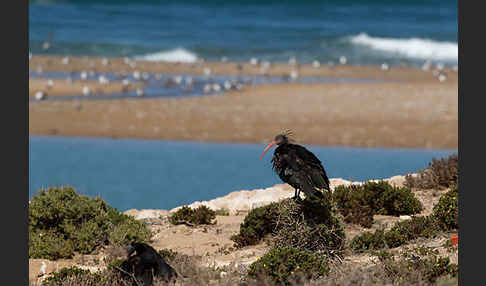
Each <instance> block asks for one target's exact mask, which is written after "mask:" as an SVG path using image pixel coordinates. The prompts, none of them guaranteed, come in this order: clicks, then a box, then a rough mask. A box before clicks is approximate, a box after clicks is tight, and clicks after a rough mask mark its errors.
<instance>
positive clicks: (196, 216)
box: [169, 206, 216, 226]
mask: <svg viewBox="0 0 486 286" xmlns="http://www.w3.org/2000/svg"><path fill="white" fill-rule="evenodd" d="M215 218H216V212H215V211H213V210H212V209H210V208H208V207H206V206H200V207H197V208H195V209H193V208H190V207H188V206H183V207H182V208H180V209H178V210H177V211H176V212H175V213H174V214H173V215H171V216H170V217H169V221H170V223H172V224H174V225H179V224H185V225H188V226H197V225H202V224H215V222H213V220H214V219H215Z"/></svg>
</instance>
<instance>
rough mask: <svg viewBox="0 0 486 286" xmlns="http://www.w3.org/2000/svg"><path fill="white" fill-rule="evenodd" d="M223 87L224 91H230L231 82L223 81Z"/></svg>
mask: <svg viewBox="0 0 486 286" xmlns="http://www.w3.org/2000/svg"><path fill="white" fill-rule="evenodd" d="M223 86H224V89H226V90H230V89H231V82H230V81H229V80H225V81H224V84H223Z"/></svg>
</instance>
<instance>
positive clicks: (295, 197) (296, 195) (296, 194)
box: [293, 189, 299, 200]
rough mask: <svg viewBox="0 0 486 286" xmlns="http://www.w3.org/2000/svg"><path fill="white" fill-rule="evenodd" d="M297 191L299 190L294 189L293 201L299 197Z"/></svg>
mask: <svg viewBox="0 0 486 286" xmlns="http://www.w3.org/2000/svg"><path fill="white" fill-rule="evenodd" d="M298 190H299V189H295V193H294V197H293V199H294V200H296V199H297V198H298V197H299V193H298Z"/></svg>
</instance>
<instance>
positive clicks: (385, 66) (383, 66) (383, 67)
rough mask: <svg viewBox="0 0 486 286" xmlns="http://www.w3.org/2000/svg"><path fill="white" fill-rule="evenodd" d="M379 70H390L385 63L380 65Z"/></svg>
mask: <svg viewBox="0 0 486 286" xmlns="http://www.w3.org/2000/svg"><path fill="white" fill-rule="evenodd" d="M381 69H382V70H384V71H387V70H389V69H390V67H389V66H388V64H387V63H382V64H381Z"/></svg>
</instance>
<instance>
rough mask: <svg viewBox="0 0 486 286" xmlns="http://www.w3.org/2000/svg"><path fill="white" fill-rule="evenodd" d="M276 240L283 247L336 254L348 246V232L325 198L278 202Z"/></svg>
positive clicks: (274, 240)
mask: <svg viewBox="0 0 486 286" xmlns="http://www.w3.org/2000/svg"><path fill="white" fill-rule="evenodd" d="M278 212H279V216H278V217H277V223H276V228H275V231H274V238H273V243H274V246H275V247H279V248H295V249H298V250H306V251H311V252H321V253H326V254H328V255H329V254H334V253H337V252H339V251H340V250H342V249H343V248H344V243H345V233H344V227H343V224H342V221H341V219H340V217H338V216H337V215H336V214H335V213H336V212H335V211H333V210H332V206H330V205H328V204H327V203H326V202H325V201H309V200H304V201H303V202H300V203H297V202H295V201H294V200H284V201H282V202H280V203H279V204H278Z"/></svg>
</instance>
